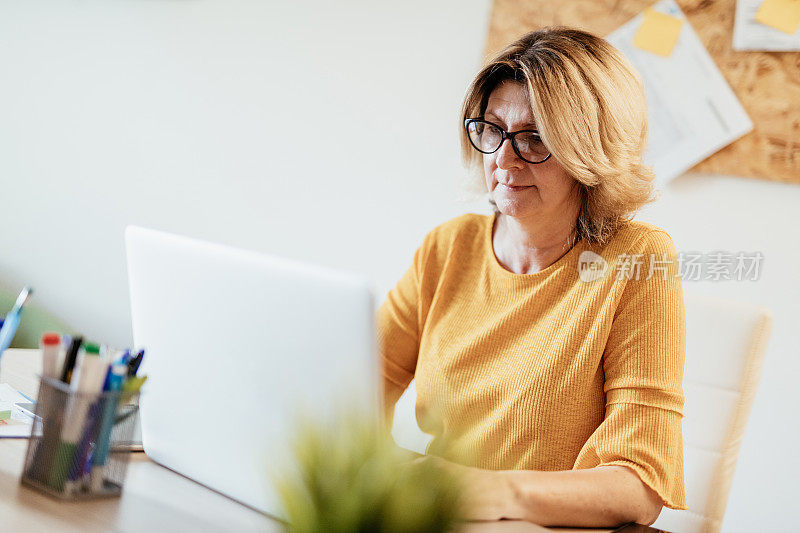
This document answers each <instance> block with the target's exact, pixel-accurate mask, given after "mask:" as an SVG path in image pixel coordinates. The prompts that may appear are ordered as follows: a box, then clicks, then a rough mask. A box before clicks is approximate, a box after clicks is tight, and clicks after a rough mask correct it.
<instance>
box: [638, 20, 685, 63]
mask: <svg viewBox="0 0 800 533" xmlns="http://www.w3.org/2000/svg"><path fill="white" fill-rule="evenodd" d="M681 26H683V20H681V19H679V18H678V17H673V16H672V15H667V14H666V13H662V12H660V11H656V10H655V9H652V8H647V9H646V10H645V12H644V21H643V22H642V25H641V26H639V30H638V31H637V32H636V35H635V36H634V37H633V44H634V45H635V46H637V47H639V48H641V49H642V50H647V51H648V52H653V53H654V54H658V55H661V56H664V57H669V55H670V54H671V53H672V49H673V48H675V43H677V42H678V36H679V35H680V34H681Z"/></svg>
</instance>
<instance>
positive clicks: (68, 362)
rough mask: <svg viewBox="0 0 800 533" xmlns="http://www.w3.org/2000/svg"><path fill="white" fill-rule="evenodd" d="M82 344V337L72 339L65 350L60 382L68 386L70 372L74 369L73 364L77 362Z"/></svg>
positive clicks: (70, 377) (70, 376)
mask: <svg viewBox="0 0 800 533" xmlns="http://www.w3.org/2000/svg"><path fill="white" fill-rule="evenodd" d="M81 344H83V337H81V336H78V337H73V338H72V340H71V341H70V343H69V348H67V353H66V355H65V356H64V368H63V369H62V371H61V381H63V382H64V383H66V384H67V385H69V382H70V380H71V379H72V370H73V369H74V368H75V362H76V361H77V360H78V350H80V349H81Z"/></svg>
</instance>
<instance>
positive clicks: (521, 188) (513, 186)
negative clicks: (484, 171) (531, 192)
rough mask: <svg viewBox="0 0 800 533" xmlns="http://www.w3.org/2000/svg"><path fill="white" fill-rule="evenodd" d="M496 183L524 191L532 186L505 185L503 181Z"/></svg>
mask: <svg viewBox="0 0 800 533" xmlns="http://www.w3.org/2000/svg"><path fill="white" fill-rule="evenodd" d="M498 185H501V186H503V187H505V188H506V189H508V190H510V191H524V190H525V189H530V188H531V187H533V185H506V184H505V183H498Z"/></svg>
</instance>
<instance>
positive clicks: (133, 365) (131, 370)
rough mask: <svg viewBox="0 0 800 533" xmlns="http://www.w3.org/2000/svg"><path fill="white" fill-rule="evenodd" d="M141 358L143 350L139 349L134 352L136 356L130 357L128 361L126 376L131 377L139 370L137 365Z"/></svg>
mask: <svg viewBox="0 0 800 533" xmlns="http://www.w3.org/2000/svg"><path fill="white" fill-rule="evenodd" d="M142 359H144V350H139V353H137V354H136V357H133V358H131V360H130V361H128V377H129V378H130V377H133V376H135V375H136V372H138V371H139V366H141V364H142Z"/></svg>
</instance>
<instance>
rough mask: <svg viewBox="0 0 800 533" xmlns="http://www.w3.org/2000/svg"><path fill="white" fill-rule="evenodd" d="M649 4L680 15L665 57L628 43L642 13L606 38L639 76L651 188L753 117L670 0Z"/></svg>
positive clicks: (734, 135) (735, 134) (746, 127)
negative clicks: (653, 176)
mask: <svg viewBox="0 0 800 533" xmlns="http://www.w3.org/2000/svg"><path fill="white" fill-rule="evenodd" d="M652 9H655V10H657V11H660V12H662V13H666V14H668V15H671V16H673V17H677V18H679V19H681V20H682V21H683V24H682V27H681V31H680V35H679V36H678V40H677V41H676V43H675V48H674V49H673V50H672V53H671V54H670V55H669V57H662V56H660V55H656V54H653V53H651V52H648V51H646V50H642V49H641V48H639V47H637V46H635V45H634V43H633V41H634V36H635V34H636V32H637V31H638V30H639V27H640V26H641V25H642V22H643V19H644V15H643V14H639V15H637V16H636V17H634V18H633V19H631V20H630V21H628V22H627V23H625V24H623V25H622V26H620V27H619V28H617V29H616V30H615V31H613V32H612V33H611V34H609V35H608V36H606V39H607V40H608V41H609V42H610V43H611V44H613V45H614V46H615V47H617V48H618V49H619V50H621V51H622V53H623V54H625V56H626V57H627V58H628V60H629V61H630V62H631V63H632V64H633V66H634V67H635V68H636V69H637V70H638V71H639V73H640V74H641V76H642V79H643V81H644V85H645V91H646V93H647V108H648V110H647V115H648V123H649V124H648V132H649V135H648V144H647V151H646V153H645V157H644V160H645V164H647V165H650V166H652V167H653V170H654V171H655V174H656V188H661V187H663V186H664V185H666V183H667V182H669V181H670V180H671V179H673V178H675V177H676V176H679V175H681V174H683V173H684V172H686V171H687V170H689V169H690V168H691V167H693V166H694V165H696V164H697V163H699V162H700V161H702V160H703V159H705V158H706V157H708V156H710V155H711V154H713V153H714V152H716V151H718V150H720V149H721V148H723V147H725V146H726V145H728V144H730V143H732V142H733V141H735V140H736V139H738V138H739V137H741V136H743V135H744V134H746V133H748V132H749V131H751V130H752V129H753V122H752V121H751V120H750V117H748V116H747V113H746V112H745V110H744V108H743V107H742V105H741V104H740V103H739V100H738V99H737V98H736V95H735V94H734V93H733V90H732V89H731V88H730V86H729V85H728V83H727V82H726V81H725V78H724V77H723V76H722V74H721V73H720V71H719V69H718V68H717V66H716V64H715V63H714V61H713V60H712V59H711V56H710V55H709V54H708V51H706V49H705V47H704V46H703V43H702V42H701V41H700V39H699V38H698V37H697V34H696V33H695V32H694V30H693V29H692V26H691V24H689V21H688V20H686V17H685V16H684V14H683V12H682V11H681V9H680V8H679V7H678V5H677V4H676V3H675V2H674V0H662V1H660V2H658V3H657V4H655V5H654V6H653V7H652Z"/></svg>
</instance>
